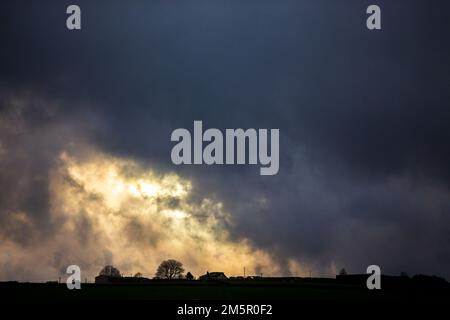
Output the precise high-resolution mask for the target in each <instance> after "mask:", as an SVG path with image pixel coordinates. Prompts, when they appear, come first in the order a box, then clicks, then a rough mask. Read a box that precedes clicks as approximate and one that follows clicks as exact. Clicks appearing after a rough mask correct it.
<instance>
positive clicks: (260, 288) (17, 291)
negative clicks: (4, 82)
mask: <svg viewBox="0 0 450 320" xmlns="http://www.w3.org/2000/svg"><path fill="white" fill-rule="evenodd" d="M0 294H1V296H3V297H7V298H9V299H14V300H16V299H19V300H22V299H33V300H36V299H37V300H41V299H43V300H46V299H52V300H54V299H62V300H72V299H75V300H79V299H81V300H103V299H104V300H111V299H120V300H124V299H125V300H127V299H130V300H135V299H137V300H147V299H148V300H158V299H161V300H186V299H188V300H197V299H198V300H224V299H225V300H226V299H230V300H235V299H237V300H240V299H256V300H263V299H267V300H286V299H288V300H355V299H356V300H372V299H387V300H391V299H392V300H397V299H409V298H411V299H414V298H419V299H437V298H438V299H449V298H450V291H449V290H419V289H414V290H411V288H406V287H405V288H394V289H392V288H391V289H382V290H368V289H367V288H365V287H364V286H361V285H354V284H342V283H337V282H336V281H333V279H330V280H329V281H327V280H322V281H307V280H306V281H296V282H292V283H286V282H277V281H261V280H260V281H224V282H202V281H189V282H187V281H155V282H154V283H149V284H82V286H81V290H68V289H67V287H66V285H65V284H57V283H49V284H39V283H2V284H0Z"/></svg>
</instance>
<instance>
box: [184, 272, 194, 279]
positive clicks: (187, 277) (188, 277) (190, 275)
mask: <svg viewBox="0 0 450 320" xmlns="http://www.w3.org/2000/svg"><path fill="white" fill-rule="evenodd" d="M186 279H187V280H194V276H193V275H192V273H190V272H188V273H186Z"/></svg>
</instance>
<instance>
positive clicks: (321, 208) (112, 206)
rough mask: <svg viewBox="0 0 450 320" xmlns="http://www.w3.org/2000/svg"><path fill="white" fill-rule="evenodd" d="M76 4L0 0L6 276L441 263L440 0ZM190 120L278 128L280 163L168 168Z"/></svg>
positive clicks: (443, 87) (445, 78) (445, 68)
mask: <svg viewBox="0 0 450 320" xmlns="http://www.w3.org/2000/svg"><path fill="white" fill-rule="evenodd" d="M73 3H75V2H73V1H34V2H29V1H9V0H8V1H2V2H1V4H0V43H1V45H0V190H1V192H0V279H23V280H38V279H48V278H51V277H58V276H59V275H60V274H61V273H62V272H64V268H65V267H66V266H67V265H68V264H72V263H74V264H80V265H81V266H82V270H83V268H84V270H88V271H87V273H88V275H89V276H93V275H95V274H96V272H98V270H100V269H101V267H102V266H103V265H105V264H114V265H116V266H117V267H119V269H121V270H122V271H124V272H129V273H132V272H137V271H140V272H143V273H144V274H146V275H149V276H151V275H152V274H153V272H154V270H156V267H157V263H158V262H159V261H160V260H161V259H164V258H176V259H179V260H181V261H182V262H183V263H184V264H185V266H186V268H188V269H192V270H194V271H195V272H196V275H199V274H200V273H203V272H206V270H209V271H222V270H212V268H215V269H218V268H221V266H223V268H225V271H227V274H235V275H238V274H240V273H241V272H242V267H243V266H247V268H248V269H247V270H249V272H250V273H252V272H253V273H260V272H263V273H265V274H272V275H307V274H308V273H309V271H311V272H312V274H313V275H315V276H332V275H334V274H335V272H337V271H338V270H339V269H340V268H342V267H345V268H346V269H347V271H348V272H355V273H359V272H365V269H366V267H367V266H368V265H370V264H378V265H379V266H380V267H381V269H382V272H384V273H388V274H399V273H400V272H402V271H405V272H407V273H409V274H416V273H425V274H436V275H440V276H444V277H446V278H447V279H449V278H450V273H449V270H450V192H449V188H450V148H449V145H448V142H449V140H450V90H449V88H450V42H449V41H448V38H449V31H450V18H449V13H450V4H449V3H448V1H444V0H436V1H433V2H432V3H430V2H429V1H424V0H422V1H406V0H401V1H376V2H373V1H365V0H364V1H363V0H360V1H357V0H353V1H351V0H345V1H344V0H342V1H334V0H316V1H306V0H305V1H303V0H296V1H294V0H292V1H288V0H282V1H267V0H266V1H250V0H239V1H238V0H232V1H222V0H215V1H211V0H205V1H197V0H192V1H162V0H161V1H156V0H155V1H153V0H152V1H137V0H136V1H128V2H127V3H126V4H125V2H123V1H76V4H78V5H79V6H80V7H81V12H82V30H80V31H68V30H67V28H66V26H65V23H66V17H67V15H66V13H65V11H66V7H67V6H68V5H69V4H73ZM374 3H376V4H378V5H379V6H380V7H381V10H382V30H381V31H369V30H367V28H366V25H365V23H366V17H367V15H366V14H365V11H366V8H367V6H368V5H370V4H374ZM194 120H202V121H203V125H204V127H208V128H210V127H213V128H219V129H223V130H224V129H225V128H279V129H280V170H279V173H278V174H277V175H275V176H260V175H259V167H257V166H175V165H173V164H172V162H171V160H170V151H171V148H172V146H173V143H171V142H170V134H171V132H172V131H173V130H174V129H176V128H188V129H189V130H192V127H193V121H194ZM111 186H116V187H117V188H115V189H114V188H113V189H111V188H112V187H111ZM149 186H151V187H149ZM136 188H137V189H136ZM149 188H150V189H149ZM155 188H156V189H155ZM117 190H119V191H117ZM136 190H137V191H136ZM146 190H147V191H146ZM149 190H152V191H151V192H150V191H149ZM155 190H157V191H155ZM176 190H179V192H178V191H176ZM180 190H182V191H183V192H181V191H180ZM112 193H114V195H115V196H114V197H113V198H112V199H111V194H112ZM116 193H117V194H116ZM114 228H115V229H114ZM221 259H223V261H229V265H227V266H224V265H223V264H218V263H216V262H215V261H222V260H221Z"/></svg>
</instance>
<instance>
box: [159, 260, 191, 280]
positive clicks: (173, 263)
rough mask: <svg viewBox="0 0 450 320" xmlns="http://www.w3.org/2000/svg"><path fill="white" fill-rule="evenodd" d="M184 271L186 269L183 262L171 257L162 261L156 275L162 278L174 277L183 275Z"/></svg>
mask: <svg viewBox="0 0 450 320" xmlns="http://www.w3.org/2000/svg"><path fill="white" fill-rule="evenodd" d="M183 272H184V269H183V264H182V263H181V262H179V261H177V260H174V259H169V260H164V261H163V262H161V264H160V265H159V267H158V269H157V270H156V274H155V276H156V278H160V279H174V278H180V277H182V276H183Z"/></svg>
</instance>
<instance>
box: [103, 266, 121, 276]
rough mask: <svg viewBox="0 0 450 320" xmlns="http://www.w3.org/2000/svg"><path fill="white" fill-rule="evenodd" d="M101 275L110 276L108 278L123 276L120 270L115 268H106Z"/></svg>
mask: <svg viewBox="0 0 450 320" xmlns="http://www.w3.org/2000/svg"><path fill="white" fill-rule="evenodd" d="M99 275H101V276H108V277H116V278H117V277H121V276H122V274H121V273H120V271H119V269H117V268H115V267H113V266H105V267H103V269H102V270H101V271H100V273H99Z"/></svg>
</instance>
